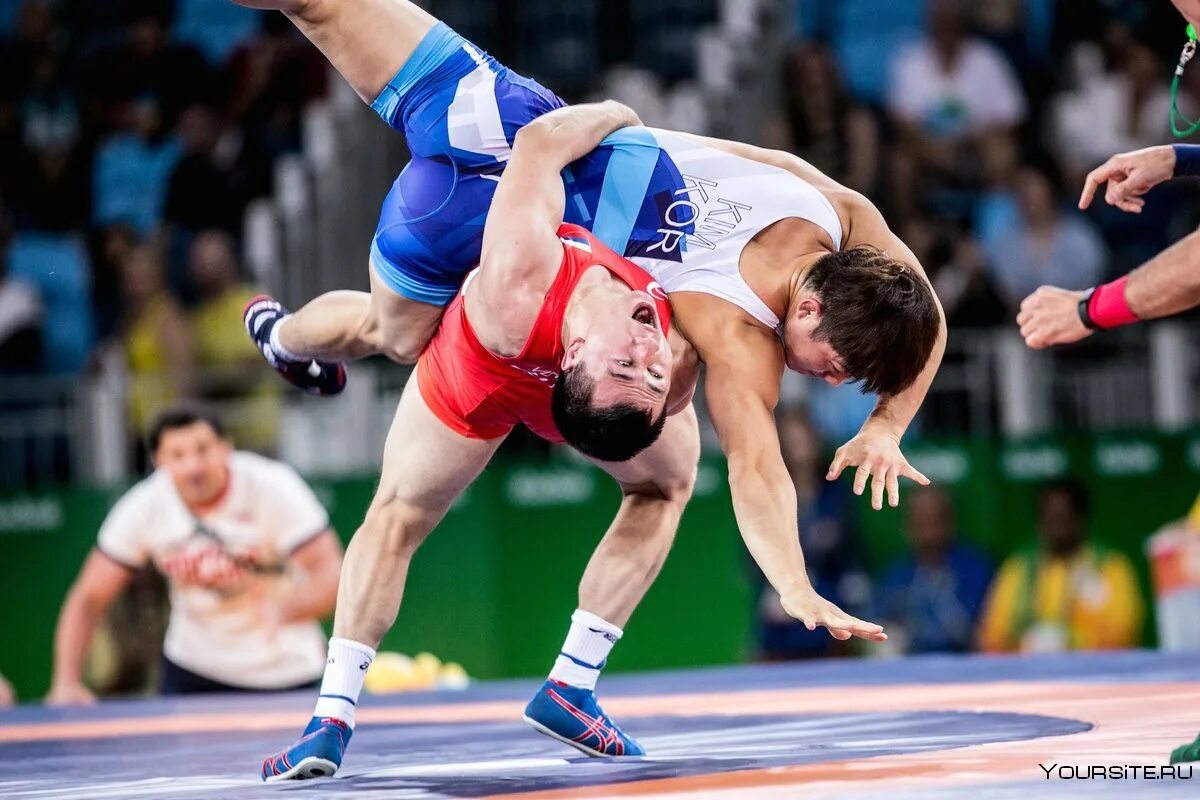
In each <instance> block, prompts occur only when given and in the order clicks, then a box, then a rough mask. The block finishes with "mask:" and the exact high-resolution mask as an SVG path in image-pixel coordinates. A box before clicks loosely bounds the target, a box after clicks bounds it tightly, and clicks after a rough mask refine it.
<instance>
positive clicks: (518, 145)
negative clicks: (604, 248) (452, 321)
mask: <svg viewBox="0 0 1200 800" xmlns="http://www.w3.org/2000/svg"><path fill="white" fill-rule="evenodd" d="M639 124H641V121H640V120H639V119H638V117H637V115H636V114H635V113H634V112H633V110H632V109H630V108H629V107H628V106H625V105H622V104H620V103H617V102H614V101H611V100H608V101H604V102H602V103H590V104H587V105H579V106H570V107H567V108H560V109H556V110H554V111H551V112H550V113H549V114H544V115H543V116H541V117H539V118H537V119H536V120H534V121H533V122H531V123H529V124H528V125H526V126H525V127H523V128H521V130H520V131H518V132H517V135H516V137H515V138H514V140H513V148H512V155H511V156H510V157H509V161H508V165H507V166H506V167H505V169H504V174H503V176H501V178H500V185H499V186H498V187H497V188H496V194H495V196H494V197H493V199H492V205H491V208H490V209H489V210H488V217H487V223H486V224H485V225H484V229H483V245H482V250H481V254H480V261H479V267H480V268H479V272H478V274H477V275H476V277H475V278H474V280H473V281H472V283H471V286H470V291H468V292H467V293H466V301H465V302H466V304H467V315H468V316H469V317H470V318H471V320H472V322H471V324H472V326H473V327H474V328H475V332H476V335H478V336H479V337H480V341H481V342H484V343H485V344H487V345H488V346H489V347H491V346H496V347H501V348H504V344H505V343H507V344H508V345H515V346H516V347H518V348H519V347H520V346H521V344H522V343H523V342H524V341H525V338H526V336H528V334H529V329H530V326H531V325H532V324H533V320H534V319H535V318H536V317H537V314H538V311H539V310H540V309H541V307H542V302H543V300H544V299H545V296H546V290H547V289H548V288H549V287H550V284H551V283H553V282H554V278H555V276H556V275H557V274H558V268H559V266H560V265H561V264H562V252H563V245H562V242H561V241H559V239H558V228H559V226H560V225H562V221H563V212H564V210H565V207H566V191H565V190H564V189H563V182H562V174H561V173H562V170H563V168H564V167H566V166H567V165H568V164H570V163H571V162H572V161H575V160H576V159H578V158H581V157H582V156H584V155H586V154H587V153H589V152H591V150H593V149H594V148H595V147H596V146H597V145H598V144H600V141H601V140H602V139H603V138H604V137H605V136H607V135H608V134H610V133H612V132H613V131H615V130H617V129H618V128H623V127H625V126H627V125H639ZM484 309H486V313H481V312H482V311H483V310H484ZM510 340H511V341H510Z"/></svg>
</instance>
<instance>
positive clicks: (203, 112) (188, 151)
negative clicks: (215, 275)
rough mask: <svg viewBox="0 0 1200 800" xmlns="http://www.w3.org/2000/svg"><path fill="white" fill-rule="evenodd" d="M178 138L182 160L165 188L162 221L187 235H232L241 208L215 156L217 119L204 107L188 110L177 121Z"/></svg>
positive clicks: (224, 168) (218, 134) (227, 171)
mask: <svg viewBox="0 0 1200 800" xmlns="http://www.w3.org/2000/svg"><path fill="white" fill-rule="evenodd" d="M179 137H180V140H181V144H182V147H183V156H182V157H181V158H180V159H179V162H178V163H177V164H176V165H175V169H174V171H173V172H172V173H171V178H170V181H169V183H168V186H167V198H166V205H165V208H164V210H163V217H164V219H165V220H166V221H167V222H168V223H170V224H172V225H176V226H179V227H181V228H184V229H185V230H186V231H189V232H195V231H199V230H201V229H203V228H220V229H222V230H226V231H229V232H231V233H234V232H236V231H237V229H238V227H239V225H240V223H241V216H242V209H243V205H242V203H241V197H239V194H238V190H237V187H236V186H235V184H234V177H233V173H232V171H231V170H230V169H229V168H228V166H227V165H225V164H223V163H221V160H220V159H219V158H218V156H217V144H218V143H219V142H220V140H221V120H220V118H219V117H218V116H217V114H216V112H215V111H214V110H213V109H212V108H210V107H208V106H202V105H194V106H190V107H189V108H187V109H186V110H185V111H184V112H183V114H182V115H181V116H180V118H179Z"/></svg>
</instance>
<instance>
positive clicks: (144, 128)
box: [92, 97, 180, 236]
mask: <svg viewBox="0 0 1200 800" xmlns="http://www.w3.org/2000/svg"><path fill="white" fill-rule="evenodd" d="M120 124H121V127H120V130H119V132H118V133H116V134H114V135H112V136H110V137H109V138H108V139H107V140H105V141H104V142H103V143H102V144H101V145H100V147H99V149H98V150H97V152H96V165H95V168H94V174H93V179H92V180H93V189H92V191H93V192H94V195H95V200H94V203H95V207H94V210H93V220H92V221H93V222H94V223H95V224H97V225H108V224H111V223H116V222H123V223H127V224H129V225H131V226H133V229H134V230H136V231H137V232H138V233H139V234H141V235H143V236H145V235H146V234H148V233H150V232H151V231H152V230H153V229H154V228H155V226H157V225H158V223H159V221H160V220H161V219H162V212H163V204H164V202H165V201H166V193H167V179H168V178H169V177H170V175H171V171H172V170H174V169H175V164H176V162H178V161H179V156H180V148H179V143H178V142H177V141H176V140H174V139H171V138H169V137H168V136H167V134H166V128H165V127H164V126H163V120H162V115H161V111H160V109H159V106H158V103H157V102H156V101H155V100H154V99H153V98H149V97H147V98H143V99H140V100H138V101H137V102H136V103H127V104H125V105H124V106H123V107H122V113H121V116H120Z"/></svg>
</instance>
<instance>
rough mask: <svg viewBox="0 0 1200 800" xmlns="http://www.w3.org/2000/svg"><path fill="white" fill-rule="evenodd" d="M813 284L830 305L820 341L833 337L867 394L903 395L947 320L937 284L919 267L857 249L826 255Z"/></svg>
mask: <svg viewBox="0 0 1200 800" xmlns="http://www.w3.org/2000/svg"><path fill="white" fill-rule="evenodd" d="M805 285H807V286H809V287H811V288H812V289H813V291H814V292H816V294H817V296H818V297H819V298H820V300H821V306H822V308H821V322H820V324H818V325H817V328H816V330H815V331H813V338H814V339H816V340H817V341H821V342H829V344H830V345H831V346H832V347H833V349H834V351H835V352H836V353H837V354H838V356H839V357H841V359H842V364H843V366H844V368H845V371H846V374H847V375H849V376H850V377H851V378H854V379H856V380H861V381H862V390H863V392H864V393H866V392H874V393H877V394H884V395H891V394H897V393H899V392H902V391H904V390H905V389H907V388H908V387H909V386H911V385H912V383H913V381H915V380H916V379H917V376H918V375H920V374H921V371H922V370H923V369H925V362H926V361H928V360H929V354H930V353H931V352H932V351H933V345H934V343H935V342H936V341H937V336H938V330H939V328H940V320H939V317H938V311H937V301H936V300H935V299H934V296H933V289H931V288H930V287H929V284H928V283H927V282H926V281H925V279H924V278H923V277H921V276H920V275H918V274H917V272H916V270H914V269H913V268H912V267H910V266H909V265H907V264H905V263H904V262H902V261H897V260H896V259H894V258H892V257H890V256H888V255H886V254H885V253H883V251H881V250H877V249H876V248H874V247H867V246H861V247H851V248H848V249H846V250H841V251H839V252H837V253H830V254H829V255H826V256H822V257H821V258H820V259H818V260H817V262H816V264H814V265H813V268H812V270H811V271H810V272H809V274H808V278H807V279H806V280H805Z"/></svg>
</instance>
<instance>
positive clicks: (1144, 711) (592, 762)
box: [0, 652, 1200, 800]
mask: <svg viewBox="0 0 1200 800" xmlns="http://www.w3.org/2000/svg"><path fill="white" fill-rule="evenodd" d="M536 685H537V682H535V681H532V680H530V681H503V682H483V683H478V684H475V685H474V686H472V687H471V688H470V689H468V690H466V691H461V692H431V693H424V694H407V695H392V696H387V697H370V698H369V699H368V700H367V702H366V703H364V707H363V708H362V709H361V711H360V713H359V725H358V728H357V730H356V732H355V736H354V741H353V742H352V743H351V746H350V750H349V753H348V755H347V759H346V763H345V765H344V767H343V769H342V771H341V773H340V774H339V775H338V777H337V778H335V779H332V780H324V781H306V782H300V783H285V784H272V785H264V784H262V783H261V782H259V780H258V777H257V775H258V767H259V762H260V761H261V759H262V757H263V756H265V755H266V754H267V753H268V752H270V751H273V750H276V749H278V748H280V747H281V746H283V745H286V744H288V743H289V742H290V741H291V739H292V737H293V736H294V735H295V734H296V733H298V731H299V730H300V728H301V726H302V725H303V724H304V722H305V721H306V719H307V716H308V711H309V709H310V707H311V700H312V698H311V695H309V694H300V695H297V694H292V695H275V696H266V695H248V696H245V697H237V698H233V699H228V700H225V699H220V700H216V699H212V698H190V699H183V700H146V701H129V702H113V703H106V704H102V705H99V706H96V707H92V708H83V709H69V710H65V709H48V708H42V707H35V706H29V707H21V708H17V709H14V710H11V711H8V712H4V713H3V714H0V769H2V773H0V797H3V798H9V799H10V800H17V799H18V798H38V800H45V799H46V798H68V797H70V798H88V799H89V800H100V799H101V798H127V797H128V798H170V799H172V800H173V799H175V798H179V799H180V800H189V799H191V798H206V799H207V798H238V800H252V799H254V798H267V797H271V798H277V797H288V798H317V797H340V796H343V795H357V796H362V797H367V798H380V799H381V800H382V798H438V797H492V796H498V797H504V798H505V799H506V800H515V799H516V798H521V800H525V799H526V798H529V800H532V799H533V798H539V799H541V798H545V799H546V800H549V799H550V798H599V797H622V798H666V797H672V798H678V797H684V796H686V797H705V798H722V800H725V799H726V798H728V800H733V799H734V798H744V797H748V796H753V797H769V798H795V797H801V796H803V797H804V798H839V799H841V798H861V797H888V798H913V799H914V800H915V799H916V798H920V799H921V800H927V799H940V798H971V800H980V799H981V798H1021V800H1028V798H1042V797H1046V798H1063V797H1067V798H1074V797H1079V798H1096V797H1101V798H1135V797H1143V796H1145V797H1161V796H1169V797H1176V796H1178V797H1183V796H1189V797H1193V796H1196V793H1197V792H1198V791H1200V778H1194V779H1189V778H1185V777H1182V775H1183V774H1186V773H1181V774H1180V776H1176V777H1159V778H1153V779H1152V778H1147V777H1144V776H1139V777H1132V773H1131V772H1128V771H1126V772H1123V773H1122V774H1128V775H1131V777H1127V778H1116V777H1111V778H1108V779H1088V780H1084V779H1079V778H1069V777H1068V778H1064V777H1060V775H1061V774H1068V775H1070V774H1085V775H1086V774H1087V771H1088V768H1089V767H1092V766H1095V765H1104V766H1124V765H1130V766H1133V765H1150V766H1153V768H1154V769H1155V770H1158V768H1159V767H1160V766H1162V765H1165V764H1166V763H1167V754H1168V753H1169V752H1170V750H1171V749H1172V748H1173V747H1175V746H1176V745H1178V744H1180V743H1182V742H1184V741H1187V740H1190V739H1192V738H1193V737H1194V736H1195V735H1196V733H1197V731H1198V730H1200V702H1197V701H1198V700H1200V658H1198V657H1196V656H1194V655H1186V654H1183V655H1170V654H1159V653H1149V652H1133V653H1113V654H1097V655H1071V656H1046V657H991V658H986V657H932V658H909V659H903V660H897V661H861V660H858V661H834V662H820V663H805V664H790V665H779V666H746V667H733V668H724V669H700V670H689V671H675V672H657V673H643V674H632V675H611V676H607V677H605V678H604V679H603V680H602V681H601V686H600V688H601V699H602V701H603V702H604V705H605V708H606V709H607V710H608V711H609V712H610V713H611V714H612V715H613V716H614V717H615V718H616V719H617V720H618V721H619V722H621V724H622V725H623V726H624V727H625V729H626V730H627V731H629V732H630V733H631V734H632V735H634V736H635V737H637V738H638V739H640V740H641V742H642V743H643V744H644V745H645V746H646V749H647V751H648V752H649V753H650V755H649V756H647V757H646V758H642V759H633V760H614V759H588V758H586V757H583V756H580V755H578V754H575V753H574V751H571V750H570V749H568V748H565V747H563V746H562V745H559V744H557V743H555V742H553V741H551V740H549V739H546V738H544V737H542V736H539V735H537V734H535V733H534V732H533V731H532V730H530V729H528V728H527V727H525V725H524V724H523V723H522V722H521V721H520V712H521V709H522V707H523V705H524V703H525V701H526V700H527V698H528V696H529V695H530V693H531V692H533V691H534V689H535V688H536ZM1039 764H1040V765H1044V766H1045V767H1050V766H1051V765H1052V764H1057V765H1059V767H1060V768H1062V767H1067V768H1071V769H1072V770H1074V771H1073V772H1072V771H1070V770H1068V771H1066V772H1060V771H1059V770H1054V772H1055V774H1054V776H1053V777H1050V778H1047V776H1046V773H1045V772H1044V770H1043V767H1041V766H1039ZM1185 770H1186V768H1185ZM1198 771H1200V770H1198ZM1110 774H1111V773H1110ZM1193 780H1196V781H1197V783H1194V784H1193V783H1192V781H1193Z"/></svg>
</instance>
